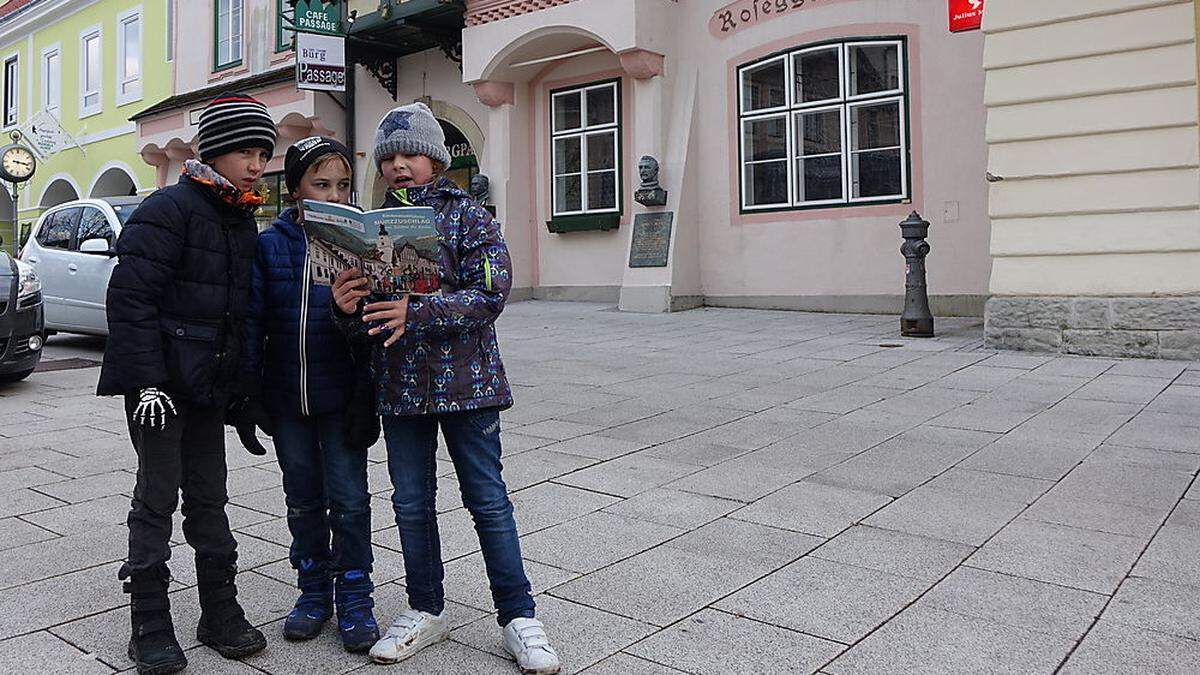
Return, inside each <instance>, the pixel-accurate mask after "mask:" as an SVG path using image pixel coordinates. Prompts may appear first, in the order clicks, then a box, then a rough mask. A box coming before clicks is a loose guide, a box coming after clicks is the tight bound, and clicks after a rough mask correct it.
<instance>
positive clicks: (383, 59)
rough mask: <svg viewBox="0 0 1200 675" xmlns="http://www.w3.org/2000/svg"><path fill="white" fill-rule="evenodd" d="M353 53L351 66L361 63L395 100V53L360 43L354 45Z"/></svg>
mask: <svg viewBox="0 0 1200 675" xmlns="http://www.w3.org/2000/svg"><path fill="white" fill-rule="evenodd" d="M353 54H354V60H353V61H352V62H351V66H350V67H351V68H353V67H354V65H353V64H359V65H361V66H362V67H363V68H366V69H367V72H369V73H371V77H374V78H375V81H376V82H378V83H379V86H381V87H383V90H384V91H386V92H387V93H388V95H389V96H391V97H392V100H393V101H395V100H396V82H397V80H396V57H395V55H392V54H388V53H386V52H383V51H377V50H374V49H364V48H362V47H359V46H358V45H355V46H354V52H353Z"/></svg>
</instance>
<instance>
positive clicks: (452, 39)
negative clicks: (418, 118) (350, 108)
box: [347, 0, 467, 100]
mask: <svg viewBox="0 0 1200 675" xmlns="http://www.w3.org/2000/svg"><path fill="white" fill-rule="evenodd" d="M466 11H467V8H466V5H465V4H464V3H463V2H462V0H401V1H399V2H397V1H396V0H381V2H380V5H379V8H378V9H376V10H375V11H373V12H370V13H369V14H365V15H358V16H356V17H355V19H354V23H352V24H350V31H349V33H348V35H347V37H348V46H349V47H350V53H351V54H352V58H353V59H354V61H355V62H356V63H361V64H362V65H363V66H365V67H366V68H367V69H369V70H370V71H371V73H372V74H373V75H374V76H375V79H377V80H379V83H380V84H381V85H383V87H384V88H385V89H387V90H388V93H389V94H391V95H392V99H393V100H394V99H395V98H396V72H395V63H396V59H397V58H399V57H401V56H407V55H408V54H416V53H417V52H423V51H425V50H427V49H434V48H438V49H441V50H442V52H443V53H445V54H446V57H447V58H449V59H451V60H453V61H457V62H460V63H461V62H462V30H463V25H464V20H463V17H464V15H465V14H466Z"/></svg>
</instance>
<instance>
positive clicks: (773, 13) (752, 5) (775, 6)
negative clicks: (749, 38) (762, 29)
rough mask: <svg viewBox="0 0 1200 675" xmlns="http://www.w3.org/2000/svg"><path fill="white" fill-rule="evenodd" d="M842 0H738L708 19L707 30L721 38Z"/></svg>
mask: <svg viewBox="0 0 1200 675" xmlns="http://www.w3.org/2000/svg"><path fill="white" fill-rule="evenodd" d="M842 1H843V0H738V1H737V2H732V3H730V4H728V5H725V6H724V7H722V8H721V9H718V10H717V11H716V12H713V15H712V18H711V19H709V20H708V32H709V33H712V34H713V35H714V36H716V37H719V38H723V37H728V36H730V35H733V34H734V33H736V32H738V31H741V30H743V29H746V28H753V27H754V26H757V25H758V24H760V23H762V22H764V21H770V20H771V19H775V18H778V17H781V16H795V15H797V14H799V13H800V12H802V11H805V10H808V9H812V8H814V7H823V6H825V5H832V4H834V3H837V2H842Z"/></svg>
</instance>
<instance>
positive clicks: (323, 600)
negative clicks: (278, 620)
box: [283, 560, 333, 640]
mask: <svg viewBox="0 0 1200 675" xmlns="http://www.w3.org/2000/svg"><path fill="white" fill-rule="evenodd" d="M297 585H298V586H299V587H300V599H298V600H296V606H295V608H293V609H292V611H291V612H290V613H289V614H288V615H287V619H286V620H284V622H283V637H284V638H286V639H288V640H311V639H313V638H315V637H317V636H318V635H320V634H321V628H322V627H323V626H324V625H325V622H326V621H328V620H329V617H330V616H332V615H333V578H332V577H331V576H330V574H329V571H328V570H327V569H326V568H325V567H324V565H319V564H315V563H314V562H313V561H312V560H303V561H301V562H300V571H299V573H298V574H297Z"/></svg>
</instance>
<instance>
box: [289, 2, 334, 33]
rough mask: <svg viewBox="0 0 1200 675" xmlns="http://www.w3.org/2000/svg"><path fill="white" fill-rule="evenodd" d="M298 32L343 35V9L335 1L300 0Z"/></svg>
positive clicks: (296, 22) (298, 3)
mask: <svg viewBox="0 0 1200 675" xmlns="http://www.w3.org/2000/svg"><path fill="white" fill-rule="evenodd" d="M295 16H296V18H295V19H294V20H293V23H294V24H295V25H296V30H298V31H300V32H307V33H319V34H321V35H342V34H343V32H342V9H341V7H340V6H339V5H338V3H337V2H335V1H334V0H298V2H296V15H295Z"/></svg>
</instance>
